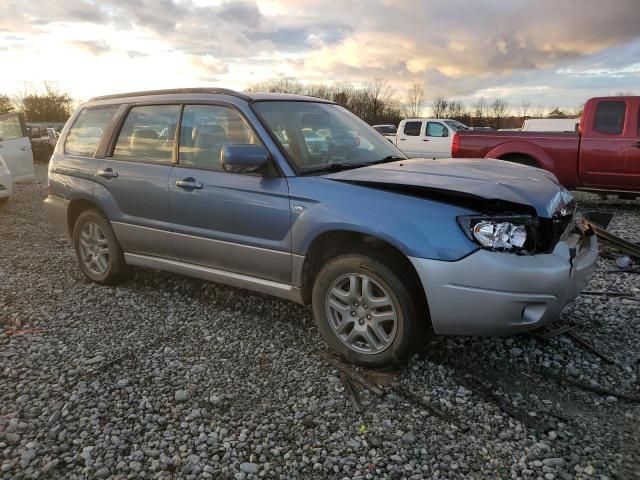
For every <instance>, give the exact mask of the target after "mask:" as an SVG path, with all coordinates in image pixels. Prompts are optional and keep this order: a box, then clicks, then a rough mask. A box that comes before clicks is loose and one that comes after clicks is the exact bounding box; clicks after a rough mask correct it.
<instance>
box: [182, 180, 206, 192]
mask: <svg viewBox="0 0 640 480" xmlns="http://www.w3.org/2000/svg"><path fill="white" fill-rule="evenodd" d="M176 187H180V188H186V189H193V188H195V189H197V190H200V189H201V188H202V187H203V185H202V184H201V183H200V182H196V181H195V179H194V178H185V179H184V180H176Z"/></svg>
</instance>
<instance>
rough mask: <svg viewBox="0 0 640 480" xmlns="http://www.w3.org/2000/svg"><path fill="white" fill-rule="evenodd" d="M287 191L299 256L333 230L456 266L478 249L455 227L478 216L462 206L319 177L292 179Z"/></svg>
mask: <svg viewBox="0 0 640 480" xmlns="http://www.w3.org/2000/svg"><path fill="white" fill-rule="evenodd" d="M289 188H290V192H291V203H292V209H291V211H292V251H293V253H294V254H296V255H302V256H304V255H306V253H307V252H308V250H309V247H310V246H311V244H312V242H313V241H314V239H316V238H317V237H318V236H319V235H322V234H323V233H327V232H331V231H347V232H354V233H360V234H363V235H371V236H373V237H376V238H379V239H381V240H384V241H386V242H387V243H389V244H391V245H393V246H394V247H396V248H397V249H398V250H400V251H401V252H402V253H404V254H405V255H406V256H411V257H420V258H432V259H439V260H447V261H454V260H457V259H459V258H462V257H464V256H466V255H468V254H469V253H471V252H473V251H474V250H476V249H477V246H476V245H475V244H474V243H473V242H471V241H470V240H469V239H468V238H467V237H466V236H465V235H464V233H463V232H462V230H461V229H460V227H459V226H458V224H457V222H456V217H457V216H459V215H469V214H472V213H477V212H472V211H470V210H468V209H465V208H463V207H459V206H454V205H449V204H447V203H443V202H436V201H434V200H432V199H429V198H421V197H418V196H413V195H404V194H401V193H395V192H390V191H385V190H383V189H376V188H371V187H365V186H359V185H354V184H351V183H345V182H340V181H335V180H329V179H323V178H321V177H294V178H290V179H289Z"/></svg>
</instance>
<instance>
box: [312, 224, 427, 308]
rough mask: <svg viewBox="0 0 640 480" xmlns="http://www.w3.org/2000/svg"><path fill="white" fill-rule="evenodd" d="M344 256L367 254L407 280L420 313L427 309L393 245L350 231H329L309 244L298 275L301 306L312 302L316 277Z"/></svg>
mask: <svg viewBox="0 0 640 480" xmlns="http://www.w3.org/2000/svg"><path fill="white" fill-rule="evenodd" d="M347 253H362V254H365V255H370V256H372V257H374V258H376V259H378V260H380V261H382V262H384V263H385V264H386V265H387V266H389V268H391V269H392V270H394V271H395V272H396V273H398V274H399V276H401V278H403V279H404V280H408V283H409V285H410V287H411V292H410V293H411V295H412V297H413V298H414V299H415V300H416V307H417V308H418V311H420V312H426V314H427V315H428V313H429V309H428V305H427V298H426V294H425V291H424V288H423V286H422V282H421V281H420V277H419V275H418V272H417V271H416V269H415V267H414V266H413V264H412V263H411V261H410V260H409V257H408V256H407V255H406V254H405V253H404V252H403V251H402V250H401V249H400V248H399V247H398V246H396V245H393V244H392V243H390V242H388V241H387V240H385V239H382V238H380V237H378V236H375V235H372V234H369V233H363V232H358V231H353V230H328V231H324V232H322V233H321V234H319V235H317V236H316V237H315V238H314V239H313V240H312V241H311V243H310V244H309V247H308V249H307V251H306V255H305V257H304V263H303V265H302V271H301V275H300V281H301V285H300V290H301V293H302V299H303V301H304V303H306V304H308V303H311V293H312V290H313V284H314V281H315V278H316V276H317V274H318V273H319V272H320V269H321V268H322V266H323V265H324V264H325V263H326V262H327V261H329V260H331V259H332V258H335V257H337V256H339V255H344V254H347Z"/></svg>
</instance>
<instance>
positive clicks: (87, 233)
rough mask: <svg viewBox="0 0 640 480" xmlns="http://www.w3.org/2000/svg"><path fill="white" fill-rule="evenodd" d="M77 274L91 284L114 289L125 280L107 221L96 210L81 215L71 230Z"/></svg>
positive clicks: (125, 266)
mask: <svg viewBox="0 0 640 480" xmlns="http://www.w3.org/2000/svg"><path fill="white" fill-rule="evenodd" d="M73 246H74V247H75V250H76V257H77V258H78V263H79V265H80V270H82V273H84V274H85V276H86V277H87V278H88V279H89V280H91V281H92V282H96V283H99V284H101V285H115V284H117V283H120V282H121V281H123V280H124V279H125V278H126V274H127V265H126V263H125V261H124V256H123V253H122V248H121V247H120V244H119V243H118V239H117V238H116V236H115V234H114V233H113V229H112V228H111V225H110V224H109V221H108V220H107V219H106V218H105V217H104V215H102V214H101V213H100V212H98V211H96V210H86V211H84V212H82V213H81V214H80V216H79V217H78V219H77V220H76V223H75V226H74V229H73Z"/></svg>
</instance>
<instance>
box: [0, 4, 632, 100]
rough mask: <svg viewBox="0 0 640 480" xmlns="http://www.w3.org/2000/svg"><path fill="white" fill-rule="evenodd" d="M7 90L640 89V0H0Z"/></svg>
mask: <svg viewBox="0 0 640 480" xmlns="http://www.w3.org/2000/svg"><path fill="white" fill-rule="evenodd" d="M0 64H1V65H2V66H3V68H2V75H0V93H7V94H9V95H14V94H16V93H18V92H20V91H23V90H24V89H25V88H34V87H37V86H38V85H40V84H41V83H42V82H43V81H50V82H55V84H56V85H57V86H58V87H59V88H61V89H63V90H67V91H69V92H70V93H71V94H72V95H73V96H74V97H76V98H78V99H86V98H88V97H90V96H93V95H99V94H106V93H112V92H117V91H127V90H139V89H147V88H163V87H177V86H180V87H186V86H213V85H215V86H224V87H230V88H237V89H242V88H245V87H247V86H249V85H251V84H253V83H257V82H259V81H263V80H267V79H269V78H274V77H278V76H285V77H295V78H297V79H299V80H302V81H305V82H325V83H330V82H332V81H342V80H348V81H351V82H353V83H355V84H358V83H359V82H364V81H366V80H368V79H371V78H374V77H382V78H384V79H386V80H388V81H389V83H390V84H392V86H393V87H394V90H395V92H396V96H397V97H398V98H399V99H401V98H402V97H403V96H405V94H406V91H407V89H408V88H409V87H410V85H411V84H412V83H413V82H416V81H417V82H420V83H422V84H423V86H424V89H425V92H426V97H427V99H429V98H431V97H433V96H435V95H439V94H441V95H444V96H446V97H449V98H458V99H462V100H463V101H465V102H466V103H467V104H471V103H472V102H473V101H474V99H475V98H477V97H479V96H485V97H487V98H489V99H491V98H494V97H497V96H500V97H503V98H506V99H507V100H509V102H510V103H511V105H512V106H516V105H517V104H519V103H520V102H521V100H525V101H529V102H531V103H532V105H533V106H536V105H538V104H540V105H544V106H547V107H552V106H560V107H562V108H572V107H577V106H578V105H579V104H581V103H582V102H583V101H584V100H585V99H586V98H588V97H590V96H595V95H607V94H614V93H616V92H628V91H631V92H635V93H637V94H640V0H609V1H605V2H603V1H601V0H600V1H595V0H535V1H533V0H531V1H524V0H508V1H507V0H500V1H497V0H475V1H462V0H447V1H442V0H423V1H409V0H367V1H363V0H361V1H351V0H342V1H328V0H267V1H250V0H246V1H204V0H192V1H181V0H153V1H152V0H140V1H136V2H133V1H132V2H127V1H124V0H105V1H86V0H49V1H48V2H41V1H35V0H17V1H14V0H0Z"/></svg>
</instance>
